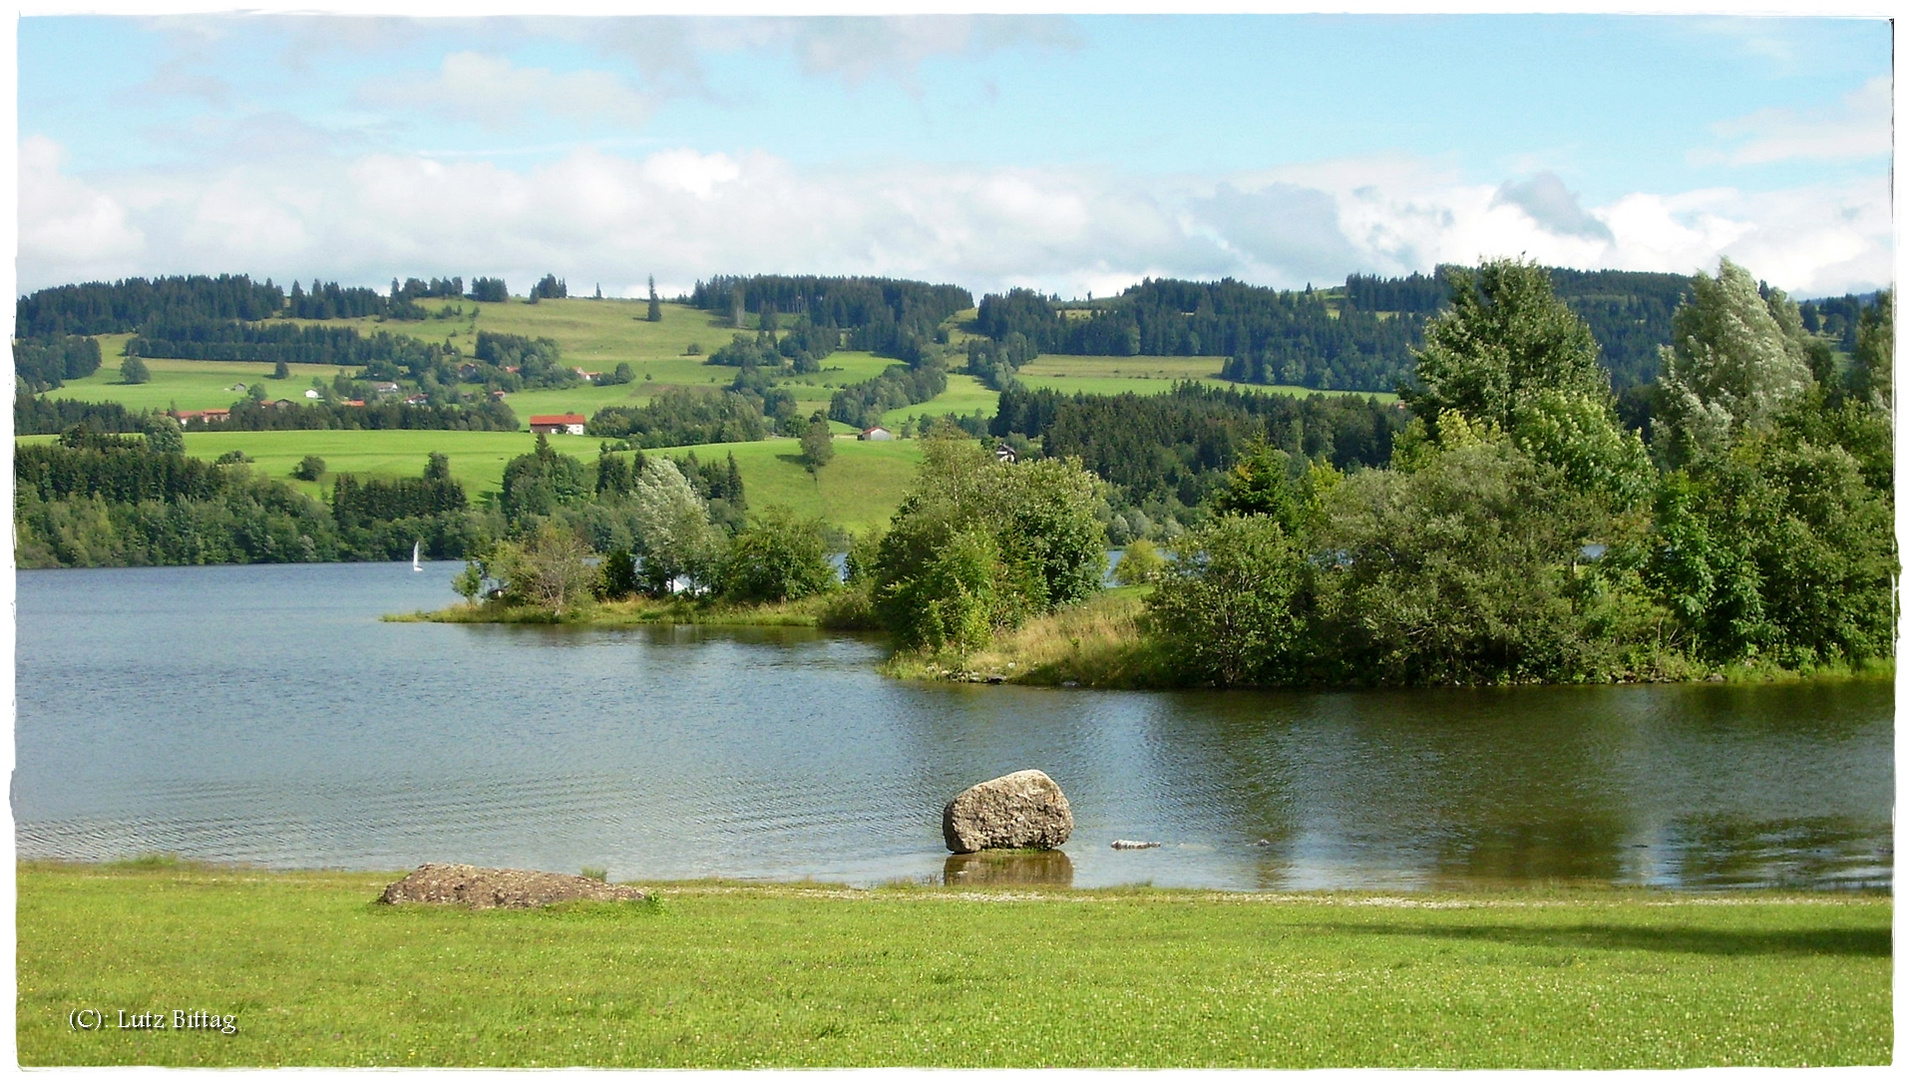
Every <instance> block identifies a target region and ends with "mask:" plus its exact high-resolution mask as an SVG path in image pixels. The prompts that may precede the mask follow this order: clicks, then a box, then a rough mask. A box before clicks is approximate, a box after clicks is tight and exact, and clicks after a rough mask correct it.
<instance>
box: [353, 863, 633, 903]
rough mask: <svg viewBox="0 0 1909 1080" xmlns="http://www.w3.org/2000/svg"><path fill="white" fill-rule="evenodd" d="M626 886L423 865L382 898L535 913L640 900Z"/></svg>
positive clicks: (567, 877) (519, 872)
mask: <svg viewBox="0 0 1909 1080" xmlns="http://www.w3.org/2000/svg"><path fill="white" fill-rule="evenodd" d="M642 899H644V894H643V893H642V892H641V891H640V890H638V889H632V888H630V887H629V886H628V885H611V884H608V883H606V882H602V881H598V880H596V879H595V878H587V877H578V876H576V875H574V874H550V873H545V872H544V871H541V870H499V869H493V868H491V867H484V866H466V865H464V864H462V863H425V864H424V865H423V866H420V867H418V868H417V869H416V870H413V871H411V872H410V873H409V874H407V875H405V876H404V878H403V879H402V880H399V881H394V882H392V883H391V884H390V885H389V886H387V887H386V888H385V890H384V895H383V896H380V897H379V898H378V900H379V902H381V903H386V904H459V905H462V906H464V907H471V908H532V907H544V906H545V905H548V904H560V903H563V902H565V901H567V900H642Z"/></svg>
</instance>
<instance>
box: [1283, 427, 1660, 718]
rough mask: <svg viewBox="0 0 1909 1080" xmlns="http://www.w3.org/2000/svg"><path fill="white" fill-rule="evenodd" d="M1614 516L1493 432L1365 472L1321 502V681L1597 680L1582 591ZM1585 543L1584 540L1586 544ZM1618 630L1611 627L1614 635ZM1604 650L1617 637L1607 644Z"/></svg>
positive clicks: (1604, 665) (1610, 664)
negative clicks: (1413, 464)
mask: <svg viewBox="0 0 1909 1080" xmlns="http://www.w3.org/2000/svg"><path fill="white" fill-rule="evenodd" d="M1611 529H1612V519H1611V517H1610V515H1609V514H1608V512H1607V511H1606V510H1605V509H1604V507H1603V506H1602V505H1601V503H1600V501H1599V500H1598V499H1597V498H1596V497H1595V496H1594V495H1590V494H1586V493H1582V492H1579V491H1576V490H1574V489H1572V488H1570V487H1568V486H1567V485H1566V484H1565V483H1563V482H1561V481H1560V479H1559V474H1558V473H1557V472H1556V471H1555V470H1548V469H1546V468H1545V467H1543V466H1542V465H1541V464H1540V463H1538V462H1536V461H1534V460H1532V459H1531V458H1530V457H1529V456H1528V455H1526V454H1524V453H1522V452H1521V451H1519V450H1518V448H1517V447H1516V446H1515V445H1514V444H1513V443H1512V442H1511V441H1510V440H1509V439H1508V438H1506V437H1505V436H1503V435H1502V434H1495V433H1494V434H1492V435H1491V436H1490V437H1488V438H1482V439H1478V440H1476V441H1473V442H1471V443H1469V444H1468V445H1463V446H1458V447H1454V448H1448V449H1443V450H1439V451H1436V452H1434V453H1432V454H1431V455H1429V456H1428V457H1427V458H1426V459H1425V460H1423V461H1422V462H1420V463H1419V465H1418V467H1417V468H1415V469H1412V470H1410V471H1401V470H1386V469H1368V470H1364V471H1361V472H1357V473H1353V474H1351V475H1349V476H1347V477H1346V478H1345V479H1344V481H1343V482H1341V483H1340V484H1339V485H1338V486H1337V487H1336V488H1335V489H1334V490H1333V491H1332V492H1331V493H1330V494H1329V495H1328V496H1327V498H1326V499H1325V505H1324V507H1323V514H1322V522H1321V526H1320V530H1321V531H1320V535H1319V537H1318V539H1317V540H1316V541H1315V544H1316V550H1317V552H1318V555H1317V558H1318V559H1319V562H1320V564H1321V565H1322V567H1323V570H1322V572H1321V573H1319V574H1317V575H1316V576H1315V582H1316V585H1317V599H1316V601H1315V602H1316V603H1317V605H1318V617H1319V619H1320V622H1321V626H1320V628H1319V630H1318V631H1317V632H1318V634H1319V639H1320V641H1321V642H1322V645H1324V646H1325V647H1324V648H1323V649H1322V650H1321V651H1322V656H1321V660H1322V661H1323V662H1326V663H1328V665H1329V667H1330V670H1328V671H1325V672H1323V673H1322V675H1321V677H1323V678H1324V679H1325V680H1326V681H1334V682H1338V681H1350V682H1361V681H1375V682H1382V683H1392V684H1406V685H1412V684H1433V685H1444V684H1458V685H1471V684H1477V683H1494V682H1528V681H1571V680H1574V679H1578V678H1587V677H1607V676H1608V675H1609V674H1611V673H1612V670H1613V668H1614V667H1615V665H1616V663H1617V662H1616V661H1614V660H1612V659H1611V658H1610V657H1609V656H1608V655H1606V654H1607V653H1608V651H1609V650H1608V649H1602V648H1600V647H1594V644H1593V639H1594V638H1596V637H1597V636H1598V635H1596V634H1594V633H1592V632H1591V631H1590V630H1589V629H1587V619H1588V615H1587V609H1586V607H1585V605H1584V604H1582V603H1580V599H1581V598H1582V597H1583V596H1584V595H1586V590H1588V589H1589V588H1590V584H1591V579H1592V578H1594V577H1596V576H1597V575H1599V574H1601V573H1603V572H1604V571H1603V567H1604V566H1605V565H1606V563H1607V562H1609V563H1611V565H1613V566H1615V565H1616V564H1615V562H1614V561H1612V556H1610V555H1607V556H1606V559H1605V560H1603V561H1599V562H1596V563H1593V564H1589V565H1586V564H1585V563H1584V559H1585V558H1586V556H1585V548H1586V545H1588V544H1592V543H1605V544H1607V545H1608V546H1610V547H1613V548H1616V547H1618V546H1619V545H1618V544H1617V543H1616V537H1614V536H1613V535H1612V533H1611ZM1593 550H1595V549H1593ZM1628 632H1629V631H1628V629H1627V628H1623V627H1619V628H1615V629H1614V630H1613V632H1612V634H1610V635H1607V636H1609V637H1611V638H1612V639H1613V641H1615V639H1616V638H1620V637H1623V636H1624V635H1625V634H1627V633H1628ZM1612 647H1613V648H1615V647H1616V645H1615V644H1613V645H1612Z"/></svg>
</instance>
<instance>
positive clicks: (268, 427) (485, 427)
mask: <svg viewBox="0 0 1909 1080" xmlns="http://www.w3.org/2000/svg"><path fill="white" fill-rule="evenodd" d="M186 427H187V428H189V429H191V430H195V431H196V430H201V429H204V430H209V431H516V430H517V415H516V414H515V413H514V412H512V411H511V408H510V406H509V405H506V404H505V403H504V402H502V401H498V400H496V399H494V398H490V397H480V398H477V399H475V400H472V401H470V402H466V403H459V404H434V403H431V402H425V403H423V404H418V405H411V404H406V403H405V402H402V401H399V400H396V399H394V398H385V399H382V400H381V399H377V398H373V399H371V400H368V401H365V402H364V403H363V404H362V405H348V404H346V403H344V402H342V401H313V402H304V403H300V402H290V403H286V404H279V403H275V402H268V401H254V400H251V399H245V400H241V401H236V402H234V403H233V404H232V408H231V409H230V410H228V411H227V413H226V415H225V416H224V417H223V418H214V419H211V420H208V419H206V418H205V417H203V416H201V417H194V418H193V419H192V420H191V421H189V422H188V423H187V424H186Z"/></svg>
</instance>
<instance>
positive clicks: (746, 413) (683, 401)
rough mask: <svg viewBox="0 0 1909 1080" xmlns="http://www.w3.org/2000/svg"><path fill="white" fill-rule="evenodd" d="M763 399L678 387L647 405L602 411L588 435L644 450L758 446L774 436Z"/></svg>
mask: <svg viewBox="0 0 1909 1080" xmlns="http://www.w3.org/2000/svg"><path fill="white" fill-rule="evenodd" d="M759 400H760V399H757V400H756V401H752V400H751V399H750V398H749V397H748V396H747V395H746V394H743V393H741V392H738V391H734V390H718V389H716V388H715V387H706V386H672V387H667V388H665V389H664V390H662V391H661V392H660V393H658V394H657V395H656V396H655V397H653V398H651V399H650V400H649V401H647V402H645V403H643V404H642V405H610V406H606V407H604V408H602V409H599V410H597V412H596V414H595V415H593V416H592V417H590V422H589V423H588V424H587V425H585V427H584V432H585V433H586V434H589V435H594V436H597V437H598V438H605V439H621V440H624V441H626V442H627V443H629V445H630V446H633V447H639V448H651V447H658V446H688V445H692V444H698V443H718V442H754V441H756V440H758V439H764V438H767V437H768V434H769V429H768V425H767V424H766V423H765V422H764V419H763V415H762V410H761V406H760V404H759Z"/></svg>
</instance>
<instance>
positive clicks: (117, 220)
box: [19, 135, 145, 284]
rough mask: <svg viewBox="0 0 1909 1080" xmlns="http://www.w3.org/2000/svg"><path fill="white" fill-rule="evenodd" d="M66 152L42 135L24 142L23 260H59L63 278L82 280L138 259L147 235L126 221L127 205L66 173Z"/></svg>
mask: <svg viewBox="0 0 1909 1080" xmlns="http://www.w3.org/2000/svg"><path fill="white" fill-rule="evenodd" d="M64 157H65V151H64V150H63V149H62V148H61V147H60V145H59V144H58V143H56V142H54V141H53V140H52V139H49V138H46V137H45V136H42V135H32V136H28V137H27V138H26V139H24V140H22V141H21V143H20V237H19V243H20V255H19V265H21V266H22V267H25V266H31V265H57V266H59V267H60V273H61V274H63V275H64V276H63V277H62V278H61V279H60V280H62V281H77V280H81V279H85V278H93V277H102V276H106V275H107V271H106V270H104V269H103V268H107V267H114V266H123V265H127V264H128V263H130V262H133V261H136V260H138V259H139V258H140V257H141V256H142V255H144V254H145V252H144V238H143V237H142V236H141V235H140V234H139V232H138V230H136V229H134V228H132V227H131V226H130V225H129V224H128V223H127V215H126V207H125V206H124V205H122V204H121V203H119V202H118V201H116V200H114V199H113V198H111V197H110V196H108V195H105V194H102V193H101V192H98V191H95V190H94V189H92V188H91V187H89V186H87V184H86V183H85V182H83V181H80V180H75V179H73V178H71V177H68V176H65V175H63V174H62V173H61V172H60V162H61V161H62V160H63V159H64ZM48 283H49V284H51V282H48Z"/></svg>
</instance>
